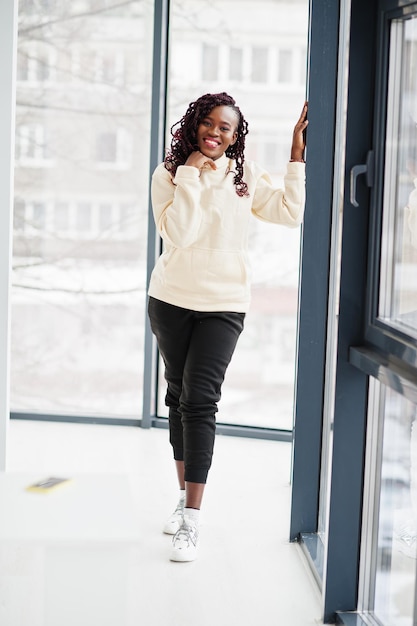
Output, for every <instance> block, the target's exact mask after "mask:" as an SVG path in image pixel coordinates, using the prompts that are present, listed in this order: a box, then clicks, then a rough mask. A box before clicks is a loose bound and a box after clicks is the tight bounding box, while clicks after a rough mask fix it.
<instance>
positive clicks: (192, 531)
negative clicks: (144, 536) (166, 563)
mask: <svg viewBox="0 0 417 626" xmlns="http://www.w3.org/2000/svg"><path fill="white" fill-rule="evenodd" d="M197 554H198V524H197V523H196V521H195V520H193V519H191V518H190V517H188V516H187V515H184V518H183V521H182V524H181V527H180V528H179V530H178V531H177V532H176V533H175V535H174V537H173V539H172V549H171V556H170V560H171V561H182V562H184V561H194V559H195V558H196V557H197Z"/></svg>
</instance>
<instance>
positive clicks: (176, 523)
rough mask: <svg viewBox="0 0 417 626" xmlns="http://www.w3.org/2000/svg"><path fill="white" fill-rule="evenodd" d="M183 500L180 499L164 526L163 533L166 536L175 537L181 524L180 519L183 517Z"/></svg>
mask: <svg viewBox="0 0 417 626" xmlns="http://www.w3.org/2000/svg"><path fill="white" fill-rule="evenodd" d="M184 504H185V498H180V499H179V501H178V504H177V508H176V509H175V511H174V512H173V514H172V515H170V516H169V518H168V519H167V521H166V522H165V526H164V529H163V530H164V533H166V534H167V535H175V533H176V532H177V530H179V528H180V526H181V524H182V518H183V515H184Z"/></svg>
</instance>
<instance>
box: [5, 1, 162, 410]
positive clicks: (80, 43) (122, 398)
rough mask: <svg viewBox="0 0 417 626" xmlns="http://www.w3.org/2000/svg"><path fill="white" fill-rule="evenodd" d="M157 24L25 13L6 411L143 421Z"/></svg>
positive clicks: (125, 14)
mask: <svg viewBox="0 0 417 626" xmlns="http://www.w3.org/2000/svg"><path fill="white" fill-rule="evenodd" d="M152 21H153V3H152V2H143V1H142V0H132V1H131V2H122V3H120V2H115V1H114V0H106V1H104V0H100V1H98V0H76V1H74V2H65V1H64V0H56V1H54V2H50V1H43V0H42V2H41V1H39V0H36V1H34V0H20V2H19V38H18V53H17V66H18V73H17V100H16V104H17V111H16V114H17V115H16V165H15V216H14V257H13V263H14V277H13V301H12V359H11V360H12V376H11V404H12V410H14V411H30V412H40V413H42V412H46V413H59V414H83V415H88V414H92V415H102V416H105V417H106V416H115V417H135V418H138V417H140V415H141V412H142V395H141V394H142V391H141V389H142V367H143V335H144V321H145V289H146V284H145V281H146V278H145V276H146V269H145V267H146V245H147V232H146V230H147V229H146V225H147V207H148V181H149V163H148V155H149V127H150V90H151V85H150V76H151V64H152V40H151V37H152V32H153V26H152Z"/></svg>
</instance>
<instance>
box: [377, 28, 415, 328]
mask: <svg viewBox="0 0 417 626" xmlns="http://www.w3.org/2000/svg"><path fill="white" fill-rule="evenodd" d="M383 215H384V218H383V220H384V221H383V249H382V261H381V288H380V302H379V315H380V317H381V318H382V319H383V320H384V321H387V322H389V323H391V324H393V325H394V326H396V327H398V328H400V329H401V330H403V331H405V332H407V333H409V334H412V335H414V336H415V337H417V17H413V18H410V19H408V20H405V21H399V20H395V21H393V23H392V28H391V45H390V67H389V87H388V115H387V142H386V163H385V191H384V205H383Z"/></svg>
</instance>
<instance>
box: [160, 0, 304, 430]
mask: <svg viewBox="0 0 417 626" xmlns="http://www.w3.org/2000/svg"><path fill="white" fill-rule="evenodd" d="M237 19H238V23H239V26H238V27H236V24H237V22H236V20H237ZM307 25H308V2H307V1H306V0H297V1H296V2H291V3H287V2H282V3H281V2H275V1H272V0H263V1H262V2H253V3H248V4H246V5H245V10H244V11H241V10H240V5H239V3H237V2H236V1H235V0H228V1H226V2H225V1H221V2H220V1H219V0H214V1H213V2H211V3H210V6H208V5H207V6H205V8H204V11H199V10H196V4H195V2H193V1H192V0H172V2H171V18H170V27H171V30H170V64H169V74H168V78H169V83H168V124H167V126H168V128H169V127H170V126H171V125H172V124H174V123H175V122H176V121H178V120H179V119H180V118H181V116H182V115H183V114H184V112H185V110H186V108H187V106H188V104H189V103H190V102H191V101H193V100H195V99H196V98H198V97H199V96H200V95H202V94H203V93H207V92H211V93H216V92H220V91H227V92H228V93H230V94H231V95H232V96H233V97H234V98H235V99H236V101H237V102H238V104H239V106H240V107H241V110H242V112H243V114H244V115H245V118H246V119H247V120H248V122H249V135H248V138H247V153H246V158H248V159H254V160H256V161H257V162H258V163H259V164H260V165H261V166H263V167H264V168H265V169H267V170H268V171H269V172H270V173H271V175H272V177H273V180H274V182H275V183H277V184H282V182H283V175H284V173H285V168H286V163H287V161H288V159H289V156H290V148H291V139H292V131H293V126H294V124H295V122H296V121H297V119H298V116H299V114H300V112H301V108H302V106H303V103H304V99H305V89H306V87H305V67H306V46H307ZM293 59H296V60H297V62H296V63H294V62H293ZM290 61H291V63H289V62H290ZM284 63H287V64H288V69H287V71H285V70H284V68H283V65H284ZM302 68H303V69H302ZM284 83H285V85H283V84H284ZM169 140H170V137H167V141H169ZM299 246H300V229H296V230H291V229H288V228H284V227H280V226H273V225H265V224H263V223H261V222H260V221H259V220H256V219H253V223H252V229H251V234H250V254H251V261H252V269H253V290H252V294H253V297H252V306H251V309H250V312H249V313H248V315H247V318H246V322H245V330H244V332H243V333H242V336H241V337H240V339H239V342H238V347H237V349H236V352H235V354H234V356H233V359H232V363H231V365H230V367H229V369H228V372H227V375H226V382H225V385H224V387H223V393H222V400H221V402H220V405H219V409H220V410H219V414H218V421H219V422H223V423H229V424H234V425H251V426H260V427H269V428H277V429H284V430H290V429H291V428H292V419H293V396H294V376H295V349H296V326H297V298H298V273H299ZM160 372H161V375H160V385H159V389H160V393H159V406H158V413H159V415H166V409H165V407H164V393H165V384H164V380H163V376H162V372H163V368H162V367H161V368H160Z"/></svg>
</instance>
